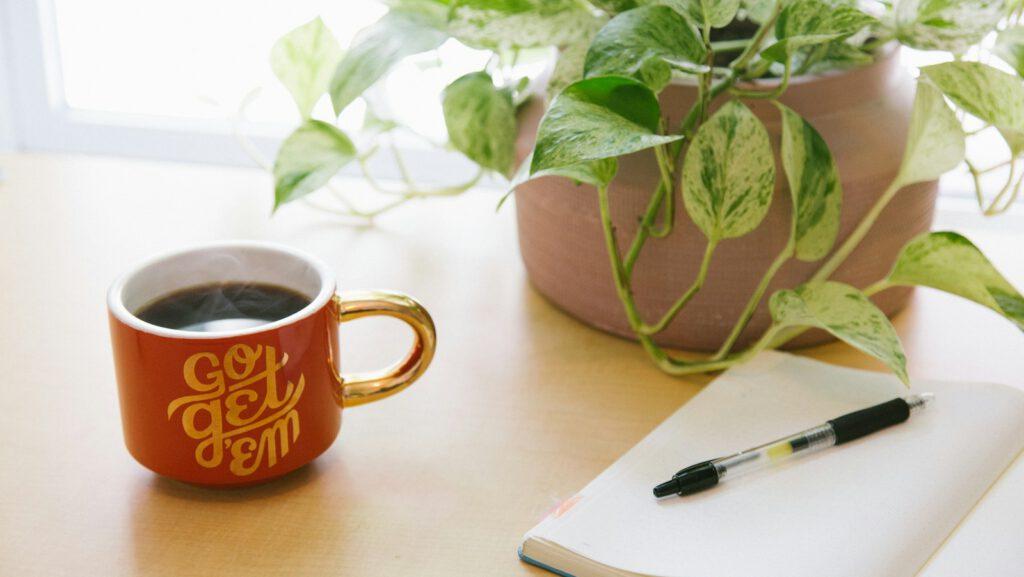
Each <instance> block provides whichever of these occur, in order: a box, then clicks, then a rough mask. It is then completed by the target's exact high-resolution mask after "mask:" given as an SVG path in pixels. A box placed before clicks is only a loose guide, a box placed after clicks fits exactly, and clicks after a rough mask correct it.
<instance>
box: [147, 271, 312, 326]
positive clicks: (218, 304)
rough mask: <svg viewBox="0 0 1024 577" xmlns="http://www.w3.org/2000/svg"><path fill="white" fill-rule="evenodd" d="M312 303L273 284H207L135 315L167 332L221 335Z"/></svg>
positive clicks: (183, 292) (191, 288)
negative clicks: (221, 332)
mask: <svg viewBox="0 0 1024 577" xmlns="http://www.w3.org/2000/svg"><path fill="white" fill-rule="evenodd" d="M309 303H310V299H309V298H307V297H306V296H304V295H301V294H299V293H297V292H295V291H293V290H291V289H287V288H284V287H281V286H276V285H270V284H257V283H226V284H208V285H201V286H195V287H190V288H187V289H182V290H179V291H175V292H173V293H171V294H168V295H166V296H163V297H161V298H159V299H157V300H155V301H153V302H151V303H149V304H147V305H146V306H144V307H142V308H141V309H140V310H139V311H138V312H136V313H135V316H137V317H138V318H140V319H142V320H143V321H145V322H147V323H150V324H154V325H157V326H161V327H164V328H168V329H178V330H183V331H194V332H201V333H206V332H220V331H237V330H243V329H249V328H253V327H258V326H260V325H265V324H268V323H272V322H274V321H277V320H280V319H283V318H285V317H287V316H290V315H292V314H294V313H296V312H298V311H300V310H302V309H303V308H305V307H306V305H308V304H309Z"/></svg>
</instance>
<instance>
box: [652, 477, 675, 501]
mask: <svg viewBox="0 0 1024 577" xmlns="http://www.w3.org/2000/svg"><path fill="white" fill-rule="evenodd" d="M678 492H679V482H678V481H677V480H676V479H670V480H668V481H665V482H664V483H662V484H660V485H658V486H657V487H655V488H654V496H655V497H657V498H659V499H660V498H662V497H668V496H669V495H675V494H676V493H678Z"/></svg>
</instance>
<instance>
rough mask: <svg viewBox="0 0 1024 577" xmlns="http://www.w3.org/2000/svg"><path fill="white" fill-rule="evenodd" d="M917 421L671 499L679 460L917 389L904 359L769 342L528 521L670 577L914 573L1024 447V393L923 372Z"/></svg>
mask: <svg viewBox="0 0 1024 577" xmlns="http://www.w3.org/2000/svg"><path fill="white" fill-rule="evenodd" d="M913 390H914V391H917V392H924V391H934V392H935V393H936V398H935V401H934V402H933V403H932V404H931V405H930V406H929V407H928V408H927V409H926V410H925V411H923V412H921V413H918V414H915V415H914V416H913V417H912V418H911V419H910V420H909V421H908V422H907V423H904V424H902V425H898V426H895V427H892V428H890V429H887V430H885V431H882V432H880V433H876V434H874V435H871V436H869V437H865V438H863V439H860V440H858V441H854V442H851V443H848V444H846V445H843V446H841V447H837V448H835V449H831V450H827V451H824V452H822V453H818V454H815V455H810V456H807V457H805V458H798V459H794V460H792V461H790V462H789V463H787V464H785V465H782V466H779V467H775V468H770V469H766V470H763V471H759V472H755V473H752V474H750V475H748V476H745V477H739V478H736V479H730V480H728V481H725V482H723V483H722V484H721V485H720V486H719V487H716V488H715V489H712V490H710V491H706V492H704V493H700V494H697V495H693V496H690V497H686V498H669V499H665V500H661V501H657V500H655V499H654V498H653V497H652V496H651V488H652V487H653V486H654V485H655V484H656V483H658V482H660V481H663V480H665V479H667V478H668V477H670V476H671V475H672V474H673V473H674V472H675V471H676V470H677V469H679V468H681V467H683V466H686V465H690V464H693V463H696V462H698V461H703V460H705V459H709V458H714V457H718V456H722V455H725V454H729V453H732V452H735V451H737V450H740V449H745V448H748V447H750V446H754V445H758V444H761V443H763V442H766V441H769V440H772V439H775V438H778V437H782V436H784V435H787V434H790V433H794V432H797V431H799V430H801V429H804V428H807V427H811V426H814V425H818V424H820V423H822V422H824V421H826V420H828V419H830V418H834V417H836V416H839V415H841V414H843V413H846V412H849V411H853V410H856V409H860V408H863V407H867V406H870V405H872V404H876V403H879V402H883V401H886V400H889V399H891V398H893V397H894V396H897V395H905V394H907V390H906V389H905V388H903V386H902V385H901V384H900V383H899V381H897V380H896V378H895V377H892V376H891V375H885V374H880V373H868V372H863V371H854V370H850V369H843V368H839V367H835V366H831V365H826V364H823V363H818V362H815V361H811V360H807V359H803V358H799V357H795V356H791V355H786V354H782V353H765V354H762V355H760V356H759V357H758V358H757V359H755V360H754V361H753V362H751V363H749V364H747V365H744V366H742V367H739V368H736V369H733V370H730V371H729V372H727V373H726V374H724V375H722V376H721V377H719V378H718V379H716V380H715V381H714V382H713V383H712V384H710V385H709V386H708V387H706V388H705V389H704V390H703V391H702V392H701V393H700V394H699V395H697V396H696V397H695V398H694V399H692V400H691V401H690V402H689V403H687V404H686V405H684V406H683V407H682V408H681V409H680V410H679V411H678V412H676V413H675V414H674V415H673V416H672V417H670V418H669V419H668V420H666V421H665V422H664V423H663V424H662V425H660V426H659V427H658V428H657V429H655V431H654V432H652V433H651V434H650V435H649V436H648V437H647V438H645V439H644V440H643V441H641V443H640V444H638V445H637V446H636V447H634V448H633V449H632V450H631V451H630V452H629V453H627V454H626V455H625V456H624V457H623V458H622V459H620V460H619V461H618V462H617V463H615V464H614V465H613V466H612V467H610V468H609V469H608V470H607V471H605V472H604V473H602V474H601V475H600V476H599V477H598V478H597V479H595V480H594V481H593V482H592V483H591V484H590V485H588V486H587V487H586V488H585V489H583V490H582V491H581V492H580V494H579V495H578V500H577V501H576V504H575V505H574V506H573V507H572V508H571V509H570V510H569V511H568V512H564V513H562V514H561V515H560V516H557V517H555V516H553V517H550V518H548V519H547V520H545V521H544V522H543V523H541V524H540V525H538V526H537V527H535V528H534V529H533V530H532V531H531V532H530V533H529V534H528V535H527V537H528V538H530V537H532V538H536V539H542V540H547V541H551V542H554V543H557V544H559V545H560V546H562V547H564V548H566V549H568V550H570V551H573V552H575V553H577V554H579V555H582V556H584V557H588V558H590V559H592V560H594V561H597V562H599V563H601V564H604V565H607V566H610V567H613V568H618V569H621V570H625V571H630V572H634V573H639V574H644V575H653V576H663V577H675V576H679V577H750V576H751V575H759V576H763V577H771V576H779V577H801V576H812V575H813V576H822V575H828V576H830V577H844V576H850V577H863V576H864V575H872V576H874V577H884V576H889V575H892V576H898V577H911V576H913V575H915V574H917V573H918V571H919V570H920V569H921V568H922V567H923V566H924V564H925V562H926V561H927V560H928V559H929V557H931V556H932V554H933V552H935V551H936V550H937V549H938V547H939V546H940V545H941V544H942V543H943V541H944V540H945V539H946V538H947V537H948V536H949V535H950V534H951V533H952V532H953V530H954V529H955V528H956V526H957V524H958V523H959V522H960V521H961V519H963V518H964V517H965V515H967V513H968V512H969V511H970V510H971V509H972V507H973V506H974V505H975V503H977V502H978V500H979V498H980V497H981V496H982V495H983V494H984V493H985V492H986V490H987V489H988V488H989V486H991V485H992V483H993V482H994V481H995V480H996V479H997V478H998V477H999V475H1000V474H1001V473H1002V472H1003V471H1004V470H1005V469H1006V468H1007V466H1008V465H1009V464H1010V463H1011V462H1012V461H1013V459H1014V457H1015V456H1016V455H1017V454H1018V453H1019V452H1020V450H1021V448H1022V447H1024V394H1022V393H1020V392H1018V391H1016V390H1014V389H1011V388H1009V387H1006V386H1002V385H991V384H981V383H959V384H950V383H938V382H919V383H916V384H915V386H914V389H913Z"/></svg>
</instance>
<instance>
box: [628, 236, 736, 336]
mask: <svg viewBox="0 0 1024 577" xmlns="http://www.w3.org/2000/svg"><path fill="white" fill-rule="evenodd" d="M717 246H718V243H715V242H710V241H709V242H708V245H707V247H706V248H705V249H704V258H703V259H702V260H701V262H700V271H699V272H698V273H697V278H696V279H694V281H693V284H691V285H690V288H688V289H686V292H684V293H683V295H682V296H680V297H679V299H677V300H676V302H675V304H673V305H672V308H670V309H669V310H668V311H667V312H666V313H665V314H664V315H663V316H662V317H661V320H659V321H658V322H657V323H655V324H654V325H647V324H643V325H641V326H640V327H639V330H638V331H637V332H639V333H641V334H644V335H654V334H657V333H660V332H661V331H663V330H665V328H667V327H668V325H669V324H670V323H671V322H672V320H673V319H675V318H676V315H678V314H679V311H681V310H683V307H685V306H686V304H687V303H689V302H690V300H691V299H693V297H695V296H696V295H697V293H698V292H700V289H701V288H703V287H704V281H706V280H707V278H708V268H709V266H710V265H711V255H712V254H714V252H715V247H717Z"/></svg>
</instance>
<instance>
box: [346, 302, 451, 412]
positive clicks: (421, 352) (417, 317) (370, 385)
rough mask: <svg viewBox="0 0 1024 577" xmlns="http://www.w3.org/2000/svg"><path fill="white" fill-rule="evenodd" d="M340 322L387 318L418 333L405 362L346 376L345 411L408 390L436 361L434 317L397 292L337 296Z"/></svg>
mask: <svg viewBox="0 0 1024 577" xmlns="http://www.w3.org/2000/svg"><path fill="white" fill-rule="evenodd" d="M334 307H335V310H336V311H337V316H338V322H340V323H346V322H348V321H354V320H356V319H361V318H363V317H370V316H386V317H393V318H396V319H399V320H401V321H404V322H405V323H406V324H408V325H409V326H410V327H412V330H413V331H414V332H415V333H416V341H415V342H414V343H413V346H412V349H411V350H410V351H409V353H408V354H407V355H406V356H405V358H404V359H402V360H401V361H398V362H397V363H395V364H394V365H391V366H390V367H387V368H386V369H383V370H379V371H372V372H367V373H356V374H351V375H342V374H341V373H340V372H339V373H338V375H337V376H338V380H339V381H340V382H341V399H340V401H339V402H340V403H341V405H342V406H344V407H351V406H355V405H362V404H364V403H372V402H373V401H379V400H381V399H383V398H385V397H390V396H391V395H393V394H395V393H397V392H399V391H401V390H402V389H404V388H406V387H408V386H409V385H411V384H412V383H413V381H415V380H416V379H418V378H419V377H420V375H422V374H423V371H425V370H427V367H428V366H429V365H430V361H431V360H432V359H433V358H434V349H435V347H436V346H437V333H436V331H435V330H434V321H433V319H431V318H430V313H428V312H427V309H425V308H423V305H421V304H420V303H419V302H417V301H416V299H414V298H412V297H410V296H408V295H404V294H401V293H395V292H386V291H352V292H343V293H338V294H336V295H334Z"/></svg>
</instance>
